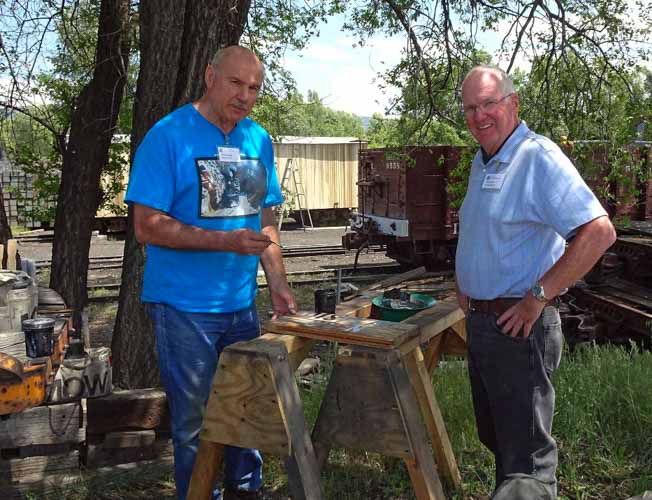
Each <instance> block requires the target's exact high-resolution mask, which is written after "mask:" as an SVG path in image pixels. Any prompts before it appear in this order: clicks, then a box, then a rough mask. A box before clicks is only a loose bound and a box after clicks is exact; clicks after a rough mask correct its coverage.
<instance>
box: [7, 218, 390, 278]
mask: <svg viewBox="0 0 652 500" xmlns="http://www.w3.org/2000/svg"><path fill="white" fill-rule="evenodd" d="M344 232H345V228H344V227H332V228H331V227H329V228H315V229H307V230H305V231H303V230H301V229H297V230H292V231H281V243H282V244H283V246H286V247H297V246H302V247H305V246H310V245H315V246H321V245H339V244H341V242H342V235H343V234H344ZM123 247H124V242H123V241H118V240H109V239H107V238H106V236H103V235H99V236H94V237H93V239H92V240H91V250H90V256H91V257H122V254H123ZM18 249H19V252H20V254H21V255H22V256H23V257H25V258H28V259H34V260H37V261H40V260H50V259H51V258H52V244H51V243H34V242H21V241H19V243H18ZM354 258H355V252H349V253H347V254H346V255H325V256H324V255H320V256H314V257H294V258H291V259H285V267H286V269H287V270H288V272H295V271H306V270H313V269H320V268H327V269H330V268H333V267H336V266H343V265H353V260H354ZM359 262H360V263H361V264H362V263H365V264H377V263H382V262H393V261H392V260H390V259H388V258H387V257H385V255H384V254H383V253H381V252H369V253H367V252H366V251H365V252H363V253H361V254H360V258H359ZM118 277H119V274H118ZM115 281H116V280H115V279H114V280H113V282H115ZM89 282H95V279H93V276H89ZM101 282H105V281H103V280H101Z"/></svg>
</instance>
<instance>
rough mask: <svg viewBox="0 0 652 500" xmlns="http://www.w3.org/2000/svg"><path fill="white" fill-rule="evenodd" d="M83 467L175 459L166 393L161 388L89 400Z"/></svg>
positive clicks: (90, 467) (92, 467) (116, 393)
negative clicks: (173, 456)
mask: <svg viewBox="0 0 652 500" xmlns="http://www.w3.org/2000/svg"><path fill="white" fill-rule="evenodd" d="M87 406H88V428H87V430H86V433H87V444H86V448H85V450H84V451H85V454H84V456H83V457H82V458H83V464H84V466H85V467H86V468H88V469H95V468H98V467H104V466H109V465H116V464H125V463H131V462H140V461H143V460H155V459H168V458H170V457H171V456H172V444H171V441H170V432H169V429H170V417H169V414H168V408H167V399H166V397H165V393H164V392H163V391H161V390H158V389H138V390H131V391H114V392H113V393H112V394H111V395H109V396H106V397H101V398H94V399H89V400H88V403H87Z"/></svg>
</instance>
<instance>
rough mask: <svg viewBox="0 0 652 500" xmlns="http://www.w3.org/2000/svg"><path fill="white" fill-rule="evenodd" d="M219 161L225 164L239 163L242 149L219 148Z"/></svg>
mask: <svg viewBox="0 0 652 500" xmlns="http://www.w3.org/2000/svg"><path fill="white" fill-rule="evenodd" d="M217 159H218V160H220V161H225V162H230V163H233V162H239V161H240V148H234V147H228V146H218V148H217Z"/></svg>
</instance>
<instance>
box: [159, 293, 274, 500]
mask: <svg viewBox="0 0 652 500" xmlns="http://www.w3.org/2000/svg"><path fill="white" fill-rule="evenodd" d="M148 310H149V314H150V316H151V318H152V321H153V323H154V333H155V335H156V347H157V351H158V363H159V369H160V371H161V382H162V383H163V387H164V389H165V392H166V394H167V399H168V405H169V407H170V416H171V427H172V442H173V444H174V479H175V482H176V486H177V494H178V497H179V500H185V498H186V494H187V492H188V486H189V483H190V476H191V475H192V468H193V466H194V463H195V455H196V453H197V447H198V445H199V431H200V430H201V425H202V418H203V414H204V408H205V406H206V402H207V400H208V396H209V393H210V388H211V384H212V382H213V376H214V374H215V371H216V369H217V359H218V357H219V355H220V353H221V352H222V350H223V349H224V348H225V347H226V346H228V345H230V344H233V343H234V342H239V341H241V340H250V339H253V338H255V337H258V336H259V335H260V326H259V323H258V315H257V313H256V306H255V305H252V306H251V307H250V308H248V309H243V310H242V311H236V312H232V313H188V312H182V311H178V310H177V309H175V308H173V307H171V306H168V305H166V304H153V303H150V304H148ZM262 464H263V460H262V457H261V456H260V453H259V452H258V450H254V449H249V448H236V447H234V446H227V447H226V449H225V455H224V482H225V485H228V486H229V487H230V488H232V489H242V490H257V489H259V488H260V487H261V485H262ZM213 498H214V499H219V498H220V492H219V489H216V490H215V491H214V493H213Z"/></svg>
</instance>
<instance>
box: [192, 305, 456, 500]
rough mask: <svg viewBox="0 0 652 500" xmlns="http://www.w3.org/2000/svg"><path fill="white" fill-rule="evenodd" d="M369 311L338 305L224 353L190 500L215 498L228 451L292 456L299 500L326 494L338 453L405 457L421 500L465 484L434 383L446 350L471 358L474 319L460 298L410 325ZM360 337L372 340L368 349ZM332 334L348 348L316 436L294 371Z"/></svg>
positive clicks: (270, 326) (287, 320)
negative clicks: (330, 312)
mask: <svg viewBox="0 0 652 500" xmlns="http://www.w3.org/2000/svg"><path fill="white" fill-rule="evenodd" d="M369 308H370V299H369V298H365V297H362V298H359V299H356V300H354V301H351V302H348V303H344V304H341V305H340V306H338V308H337V311H336V312H337V317H334V318H331V317H328V316H326V317H325V316H320V317H314V315H310V314H304V315H298V316H296V317H284V318H281V319H280V320H277V321H272V322H268V323H266V325H265V330H266V331H268V332H275V333H267V334H265V335H263V336H261V337H259V338H258V339H255V340H252V341H249V342H240V343H237V344H233V345H232V346H229V347H228V348H226V349H225V350H224V351H223V353H222V355H221V356H220V361H219V365H218V369H217V372H216V375H215V379H214V381H213V388H212V391H211V395H210V398H209V401H208V404H207V408H206V416H205V418H204V425H203V428H202V431H201V434H200V446H199V451H198V454H197V459H196V462H195V469H194V471H193V476H192V479H191V484H190V489H189V492H188V498H189V499H190V500H200V499H201V500H204V499H208V498H210V492H211V491H212V489H213V488H214V484H215V480H216V478H217V477H218V475H219V473H220V470H221V466H222V459H223V449H224V445H232V446H241V447H253V448H258V449H260V450H261V451H262V452H264V453H273V454H276V455H280V456H282V457H284V458H285V463H286V466H287V469H288V473H289V475H290V481H289V484H290V490H291V494H292V496H293V498H307V499H322V498H324V495H323V491H322V488H321V482H320V479H319V471H320V469H321V466H323V464H324V463H325V461H326V460H327V457H328V452H329V450H330V449H331V447H346V448H361V449H365V450H368V451H377V452H380V453H384V454H387V455H392V456H398V457H401V458H402V459H403V460H404V461H405V463H406V466H407V469H408V471H409V473H410V477H411V479H412V483H413V486H414V490H415V494H416V496H417V498H419V499H443V498H445V497H444V493H443V488H442V484H441V482H440V479H439V476H440V475H441V476H442V478H443V479H444V480H445V481H447V482H448V483H449V484H450V485H451V486H452V487H453V488H455V487H457V486H459V484H460V482H461V478H460V474H459V470H458V468H457V464H456V461H455V457H454V455H453V452H452V448H451V445H450V440H449V438H448V435H447V432H446V428H445V425H444V421H443V418H442V416H441V412H440V411H439V407H438V405H437V401H436V398H435V394H434V391H433V388H432V384H431V378H430V377H431V371H432V369H433V368H434V367H435V366H436V364H437V361H438V359H439V357H440V356H441V354H442V353H444V352H453V353H456V354H461V353H463V352H464V348H465V339H466V335H465V330H464V322H463V318H464V314H463V313H462V311H461V310H460V309H459V307H458V306H457V304H456V302H455V301H454V300H453V299H447V300H444V301H442V302H439V303H438V304H437V305H436V306H434V307H432V308H430V309H427V310H425V311H421V312H420V313H418V314H416V315H415V316H412V317H411V318H408V319H407V320H405V321H404V322H402V323H389V322H383V321H377V320H368V319H366V318H365V317H366V316H367V315H368V311H369ZM311 321H312V324H311ZM320 322H321V323H322V324H321V325H320V324H319V323H320ZM338 323H340V325H338ZM374 331H375V332H377V333H376V334H375V335H374ZM320 332H321V333H320ZM337 332H340V334H339V335H338V333H337ZM287 333H290V335H288V334H287ZM356 334H358V335H359V336H360V337H369V338H370V339H371V340H369V343H366V344H365V342H363V341H360V340H359V339H358V338H356ZM363 334H364V335H363ZM302 335H305V336H302ZM324 338H328V339H330V340H337V341H338V342H340V343H341V344H343V343H346V347H345V348H343V349H340V352H339V354H338V356H337V358H336V360H335V365H334V370H333V372H332V374H331V377H330V380H329V385H328V388H327V390H326V395H325V397H324V400H323V402H322V406H321V409H320V413H319V416H318V418H317V422H316V424H315V428H314V430H313V433H312V438H311V436H310V435H309V434H308V430H307V428H306V423H305V420H304V417H303V407H302V404H301V399H300V397H299V391H298V388H297V386H296V383H295V381H294V376H293V373H294V370H295V369H296V368H297V367H298V365H299V364H300V362H301V361H302V360H303V359H304V358H305V356H306V355H307V354H308V352H309V351H310V349H311V348H312V346H313V345H314V343H315V342H316V341H317V340H316V339H324ZM356 344H357V345H356ZM422 345H423V346H424V347H425V354H424V351H422V350H421V346H422ZM419 414H420V415H421V418H419ZM342 423H344V424H345V425H342ZM428 441H430V442H431V443H432V446H433V448H434V452H435V457H436V462H437V464H438V467H437V466H435V462H434V461H433V457H432V450H431V449H430V447H429V446H428V445H427V443H428Z"/></svg>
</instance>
